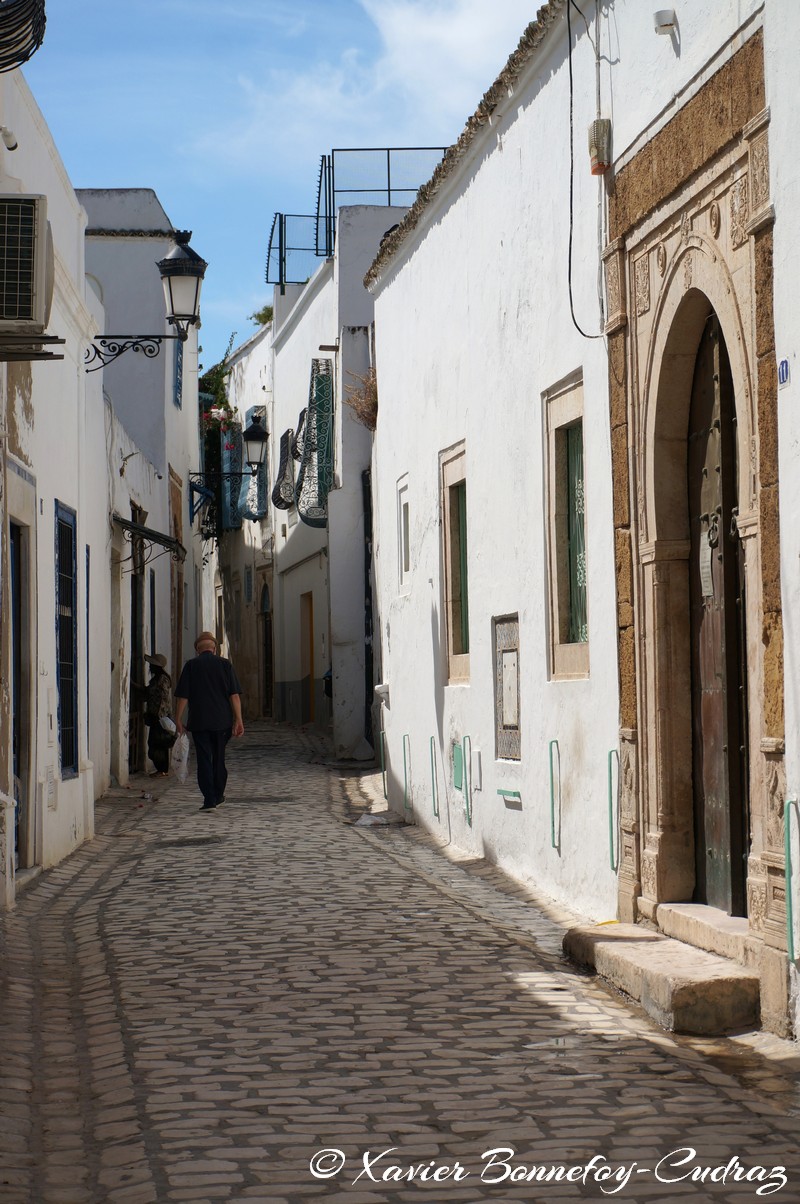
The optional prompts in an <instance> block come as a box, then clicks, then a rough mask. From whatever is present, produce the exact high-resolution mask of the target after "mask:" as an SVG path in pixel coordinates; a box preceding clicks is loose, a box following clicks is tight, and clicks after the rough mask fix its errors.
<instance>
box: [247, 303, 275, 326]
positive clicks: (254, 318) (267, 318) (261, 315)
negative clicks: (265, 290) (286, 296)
mask: <svg viewBox="0 0 800 1204" xmlns="http://www.w3.org/2000/svg"><path fill="white" fill-rule="evenodd" d="M272 313H273V310H272V306H271V305H262V306H261V309H257V310H256V312H255V313H254V314H248V315H247V316H248V319H249V320H250V321H251V322H255V324H256V326H267V325H269V323H270V322H271V321H272Z"/></svg>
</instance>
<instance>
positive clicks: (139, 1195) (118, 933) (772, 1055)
mask: <svg viewBox="0 0 800 1204" xmlns="http://www.w3.org/2000/svg"><path fill="white" fill-rule="evenodd" d="M324 753H325V746H324V743H323V742H321V741H320V740H319V739H318V738H317V737H315V736H313V735H312V734H311V733H309V732H303V731H295V730H293V729H290V728H288V727H279V726H276V725H270V724H253V725H249V727H248V734H247V736H246V737H245V739H244V740H243V741H242V742H233V743H232V745H231V746H230V770H231V777H230V790H229V796H228V799H227V801H226V804H225V807H224V808H223V810H222V811H221V812H220V813H219V814H216V815H214V816H213V817H211V818H212V820H213V827H210V826H209V824H208V820H209V817H207V816H206V817H200V818H198V816H197V812H196V807H197V805H198V803H197V799H196V798H195V794H194V788H193V784H192V783H187V786H186V787H185V788H178V787H177V786H176V785H175V783H173V782H168V783H166V785H165V788H164V791H163V792H162V793H161V795H160V798H159V800H158V803H157V804H156V803H155V801H154V802H153V803H152V804H148V805H147V806H145V807H142V808H139V807H138V805H137V806H136V807H133V806H132V805H131V803H132V798H131V795H132V793H133V792H123V791H118V790H115V791H111V792H110V793H109V795H108V796H107V797H106V799H104V800H102V801H101V802H100V803H99V804H98V806H97V811H96V831H97V837H96V839H95V840H94V841H93V842H91V843H90V844H88V845H86V846H84V847H83V848H81V849H80V850H78V852H76V853H75V854H74V855H73V856H72V857H71V858H70V859H69V861H68V862H67V863H65V864H63V865H62V866H60V867H58V868H57V870H55V871H51V872H48V873H44V874H42V875H41V876H40V877H39V878H38V879H37V880H36V882H34V883H32V884H31V885H30V886H29V887H28V888H27V889H26V891H25V892H24V894H22V895H21V896H20V899H19V901H18V905H17V907H16V909H15V911H14V912H13V913H9V914H8V915H3V916H2V917H0V943H1V947H0V979H2V981H0V991H2V998H3V999H4V1000H6V1001H8V1002H7V1003H6V1005H5V1006H6V1011H5V1012H4V1013H0V1043H1V1044H2V1047H3V1048H4V1049H6V1048H8V1049H9V1050H10V1051H11V1056H10V1057H9V1058H8V1059H7V1060H5V1061H3V1062H0V1117H4V1116H5V1117H8V1118H9V1119H10V1120H12V1121H13V1122H14V1123H13V1124H9V1125H7V1126H6V1128H5V1131H4V1130H3V1124H2V1121H1V1120H0V1150H4V1151H5V1157H4V1163H5V1164H7V1165H8V1166H9V1170H8V1176H9V1181H8V1182H7V1183H6V1184H5V1185H3V1184H2V1174H1V1173H0V1195H1V1196H2V1199H3V1204H6V1200H8V1204H15V1200H16V1199H18V1200H19V1202H20V1204H164V1201H165V1200H169V1201H172V1200H176V1201H177V1200H185V1201H189V1202H190V1204H204V1202H206V1204H216V1201H219V1200H231V1201H237V1200H242V1201H245V1200H247V1201H259V1200H261V1201H264V1204H282V1202H283V1201H285V1202H286V1204H300V1202H301V1201H303V1200H309V1201H316V1200H320V1199H323V1198H324V1199H325V1200H331V1201H337V1200H338V1201H340V1204H349V1202H350V1201H351V1200H352V1201H360V1202H362V1204H373V1202H374V1204H379V1202H380V1204H384V1202H385V1204H400V1202H401V1201H405V1200H409V1201H411V1200H419V1199H420V1198H421V1196H420V1193H421V1192H422V1193H425V1192H427V1194H428V1197H429V1198H430V1199H431V1200H432V1201H433V1202H434V1204H445V1202H455V1201H459V1202H462V1204H477V1201H480V1200H494V1201H498V1202H499V1201H501V1200H502V1201H506V1200H507V1201H513V1200H517V1199H519V1200H529V1201H530V1200H533V1199H535V1198H536V1194H535V1193H534V1192H533V1191H532V1189H531V1186H530V1185H526V1184H519V1183H512V1182H508V1183H504V1184H502V1185H500V1186H498V1185H493V1184H489V1183H485V1182H483V1181H482V1179H481V1170H482V1162H481V1156H482V1153H483V1152H484V1151H486V1150H488V1149H492V1148H497V1147H511V1148H512V1150H513V1151H514V1154H513V1156H512V1161H513V1160H516V1161H517V1162H518V1163H520V1164H527V1165H531V1164H534V1163H535V1164H536V1165H539V1166H542V1165H546V1166H561V1165H581V1164H583V1163H585V1162H586V1160H587V1159H589V1158H590V1157H591V1156H592V1154H593V1153H600V1154H602V1155H603V1156H605V1157H606V1158H608V1159H610V1160H612V1161H613V1160H615V1159H616V1160H617V1162H622V1161H626V1160H627V1161H629V1162H631V1163H632V1162H634V1161H636V1162H637V1163H639V1164H640V1165H641V1164H642V1163H647V1165H648V1166H649V1167H650V1168H652V1167H654V1166H655V1164H656V1163H657V1162H658V1160H659V1159H660V1158H663V1157H664V1156H665V1155H667V1154H669V1153H670V1152H671V1151H672V1150H674V1149H677V1148H679V1147H680V1146H683V1145H687V1144H691V1145H693V1146H694V1147H695V1148H696V1149H697V1152H698V1154H697V1157H698V1160H703V1159H705V1160H706V1163H707V1164H709V1165H717V1164H718V1163H720V1162H722V1163H723V1164H724V1162H726V1161H727V1160H728V1159H729V1158H730V1157H732V1156H734V1155H735V1156H738V1157H739V1158H740V1159H741V1161H742V1162H743V1164H744V1165H746V1166H748V1165H754V1164H756V1163H761V1164H762V1165H769V1166H773V1165H779V1164H781V1163H783V1164H785V1165H786V1166H787V1167H788V1172H787V1173H788V1174H789V1176H790V1183H789V1185H788V1186H787V1188H786V1189H785V1191H784V1192H782V1193H779V1194H780V1198H781V1199H783V1200H786V1201H791V1200H792V1199H796V1200H800V1151H798V1147H797V1142H796V1123H797V1118H796V1110H797V1109H798V1107H800V1096H799V1095H798V1088H797V1078H798V1075H797V1072H798V1069H800V1056H798V1051H797V1048H796V1046H794V1045H792V1044H790V1043H788V1042H781V1041H780V1040H779V1039H776V1038H770V1039H769V1040H766V1039H765V1037H764V1035H763V1034H758V1033H749V1034H744V1035H742V1036H741V1037H738V1038H735V1039H729V1040H725V1039H723V1040H721V1041H718V1040H716V1039H715V1040H714V1041H713V1042H711V1041H710V1040H709V1039H708V1038H688V1037H675V1036H673V1035H671V1034H667V1033H664V1032H663V1031H661V1030H660V1029H658V1028H656V1027H655V1026H654V1025H653V1024H652V1023H651V1021H650V1020H649V1019H648V1018H647V1017H646V1016H643V1015H642V1014H641V1012H640V1011H639V1010H638V1009H637V1008H636V1007H635V1006H634V1005H631V1004H629V1003H628V1002H626V1001H625V1000H623V999H621V998H619V997H617V996H613V995H611V994H610V993H609V992H608V990H607V989H605V988H604V987H603V986H602V984H600V983H598V982H597V981H595V980H593V979H590V978H587V977H586V976H585V975H582V974H579V973H577V972H576V971H575V970H573V969H572V968H571V967H570V966H568V965H567V963H566V962H565V961H564V960H563V958H562V956H561V952H560V949H561V941H562V939H563V935H564V931H565V929H566V928H568V927H570V926H574V924H575V922H576V917H575V916H573V915H571V914H569V912H568V909H566V908H561V907H555V906H554V905H553V904H552V903H550V902H549V901H547V900H545V899H541V898H539V897H538V896H536V894H535V892H534V891H533V890H532V889H531V888H529V887H526V886H522V885H520V884H515V883H511V882H510V881H509V880H508V878H507V877H506V876H505V875H503V874H501V873H500V872H499V871H497V869H496V867H492V866H489V865H486V864H483V863H480V862H478V863H476V862H475V859H474V858H472V857H471V856H469V855H467V854H465V853H464V852H463V851H459V850H457V849H454V848H451V847H449V846H448V847H443V846H442V845H441V844H440V843H437V842H436V841H435V840H433V839H431V838H430V837H429V836H427V835H426V834H425V833H423V832H422V831H421V830H419V829H415V828H410V827H407V826H405V825H402V824H399V825H392V826H390V827H379V828H374V827H372V828H356V827H355V826H354V824H353V823H352V821H353V819H354V818H357V817H358V815H360V814H362V813H363V812H364V810H365V809H366V808H367V807H373V806H377V807H381V806H382V805H383V802H382V790H381V785H380V775H378V776H377V791H378V795H379V797H375V796H374V790H375V784H374V779H375V775H374V773H372V772H371V771H370V770H369V769H367V770H366V771H365V773H364V774H363V775H361V776H354V775H353V773H352V771H348V775H349V776H348V777H347V778H343V777H342V776H341V772H340V771H339V770H337V768H336V766H335V765H327V764H325V763H324V761H325V760H326V758H325V757H324V756H323V754H324ZM315 758H316V759H315ZM370 780H373V786H372V787H370V785H369V782H370ZM370 789H372V790H373V795H372V796H371V795H370ZM201 819H202V821H203V826H202V827H201V826H200V820H201ZM208 837H212V838H217V837H218V838H220V840H221V843H213V844H209V843H197V842H198V841H202V840H206V841H207V839H208ZM132 854H133V855H134V856H133V857H132ZM732 1067H733V1069H734V1071H735V1073H736V1077H732V1075H731V1068H732ZM392 1147H395V1148H394V1150H393V1152H392V1153H391V1155H389V1154H388V1151H389V1150H390V1149H391V1148H392ZM331 1149H336V1150H341V1151H342V1152H343V1155H344V1158H345V1165H344V1166H343V1167H342V1168H341V1169H340V1171H339V1173H338V1174H336V1175H335V1176H334V1177H333V1178H331V1179H328V1180H326V1179H316V1178H315V1177H314V1175H313V1174H312V1170H311V1163H312V1160H313V1159H315V1158H318V1157H324V1156H323V1155H320V1153H319V1152H320V1151H323V1150H327V1151H330V1150H331ZM384 1153H385V1157H382V1155H383V1154H384ZM328 1156H329V1157H338V1155H330V1154H329V1155H328ZM365 1156H366V1157H368V1158H372V1157H377V1158H378V1163H377V1165H378V1166H379V1167H385V1166H387V1165H395V1166H397V1167H399V1168H401V1170H402V1168H408V1167H409V1166H412V1165H416V1166H417V1167H418V1168H420V1167H424V1166H428V1165H429V1164H436V1165H442V1166H446V1165H453V1163H454V1162H455V1161H456V1160H458V1161H460V1162H461V1164H462V1165H463V1166H465V1167H467V1168H468V1169H469V1171H470V1177H469V1178H468V1179H466V1180H465V1182H464V1183H463V1184H461V1183H456V1182H453V1181H452V1180H447V1181H443V1182H440V1183H436V1184H433V1183H428V1184H423V1183H422V1182H421V1181H416V1182H415V1181H413V1180H408V1181H405V1180H402V1179H400V1178H395V1179H389V1180H388V1181H385V1182H384V1181H379V1182H374V1183H373V1182H371V1181H370V1180H369V1179H368V1178H367V1177H366V1176H363V1177H361V1178H359V1179H358V1181H357V1182H355V1183H354V1180H355V1179H356V1176H358V1175H359V1174H360V1172H361V1171H362V1170H363V1168H364V1165H365V1164H364V1158H365ZM709 1160H712V1161H710V1162H709ZM696 1188H697V1185H694V1186H693V1187H692V1186H691V1185H686V1184H683V1185H681V1184H675V1185H669V1184H659V1183H658V1182H657V1181H656V1180H655V1178H654V1177H653V1175H652V1174H651V1175H650V1176H649V1177H648V1179H647V1181H645V1179H644V1178H642V1179H641V1180H639V1181H638V1182H637V1183H636V1191H635V1195H631V1194H630V1192H629V1193H628V1196H627V1198H628V1199H629V1200H631V1199H633V1200H635V1204H646V1201H649V1200H659V1201H664V1200H669V1199H673V1200H675V1201H677V1200H683V1199H691V1200H692V1201H693V1204H694V1202H695V1201H696V1202H697V1204H702V1202H703V1201H704V1200H705V1199H706V1198H707V1199H709V1200H714V1201H716V1200H721V1201H723V1204H743V1201H744V1200H745V1199H746V1198H751V1197H752V1194H753V1193H752V1192H750V1194H749V1195H747V1194H746V1193H745V1194H743V1191H742V1186H741V1185H736V1184H733V1183H728V1184H727V1185H725V1184H720V1185H717V1186H715V1187H713V1189H712V1188H711V1187H710V1186H709V1187H708V1194H707V1196H706V1195H701V1194H699V1192H698V1191H697V1190H696ZM537 1190H539V1189H537ZM703 1190H704V1191H705V1190H706V1188H705V1187H704V1189H703ZM792 1193H793V1194H792ZM539 1195H540V1196H541V1191H540V1190H539ZM542 1198H547V1200H548V1204H551V1201H552V1204H572V1202H574V1201H577V1200H579V1199H586V1198H590V1199H591V1198H594V1199H600V1198H605V1197H604V1196H601V1194H600V1192H599V1189H598V1190H594V1189H592V1190H590V1189H589V1186H587V1187H586V1188H585V1189H583V1188H581V1190H577V1189H576V1190H575V1191H573V1190H572V1188H571V1187H570V1186H569V1185H567V1184H563V1185H560V1186H559V1188H558V1193H557V1194H556V1193H555V1192H551V1193H550V1195H549V1196H547V1197H542ZM622 1198H625V1193H621V1194H620V1199H622Z"/></svg>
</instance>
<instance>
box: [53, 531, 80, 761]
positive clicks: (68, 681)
mask: <svg viewBox="0 0 800 1204" xmlns="http://www.w3.org/2000/svg"><path fill="white" fill-rule="evenodd" d="M56 557H57V563H56V637H57V641H58V652H57V655H58V734H59V745H60V749H61V771H62V773H64V772H65V771H66V772H77V769H78V725H77V710H78V708H77V686H78V682H77V673H76V654H77V639H78V628H77V615H76V609H77V596H76V586H77V582H76V562H75V516H74V515H73V514H70V513H69V512H67V511H66V510H61V508H59V511H58V512H57V518H56Z"/></svg>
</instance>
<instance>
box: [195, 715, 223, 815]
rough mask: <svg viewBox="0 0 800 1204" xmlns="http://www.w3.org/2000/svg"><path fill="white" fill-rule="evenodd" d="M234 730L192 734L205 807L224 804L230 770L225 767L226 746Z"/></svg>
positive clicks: (198, 777)
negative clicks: (223, 799) (223, 798)
mask: <svg viewBox="0 0 800 1204" xmlns="http://www.w3.org/2000/svg"><path fill="white" fill-rule="evenodd" d="M232 730H233V729H232V728H227V729H226V730H225V731H224V732H192V739H193V740H194V751H195V754H196V756H197V785H198V786H199V787H200V793H201V794H202V796H203V806H204V807H216V806H217V804H218V803H221V802H222V796H223V795H224V794H225V785H226V783H227V781H228V770H227V769H226V767H225V745H226V744H227V743H228V741H229V740H230V738H231V732H232Z"/></svg>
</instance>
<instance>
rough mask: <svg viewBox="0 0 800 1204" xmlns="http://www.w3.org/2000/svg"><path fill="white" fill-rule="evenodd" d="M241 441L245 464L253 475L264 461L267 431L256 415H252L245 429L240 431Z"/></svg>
mask: <svg viewBox="0 0 800 1204" xmlns="http://www.w3.org/2000/svg"><path fill="white" fill-rule="evenodd" d="M242 442H243V443H244V447H245V457H246V459H247V465H248V467H249V469H250V471H251V472H252V473H253V474H254V475H255V473H257V472H258V470H259V468H260V467H261V465H262V464H263V463H264V460H265V457H266V454H267V432H266V431H265V430H264V427H263V426H262V424H261V419H260V418H259V417H258V416H254V417H253V419H252V421H251V423H250V425H249V427H248V428H247V430H246V431H243V432H242Z"/></svg>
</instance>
